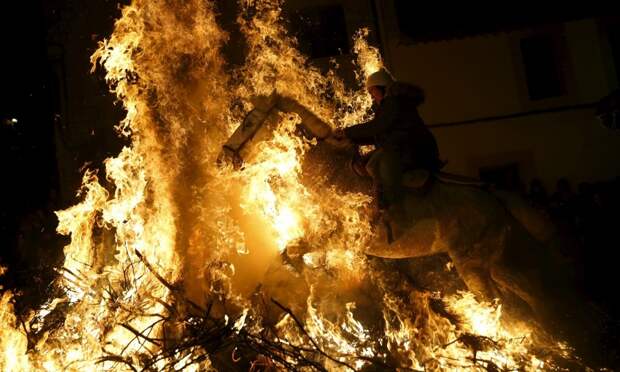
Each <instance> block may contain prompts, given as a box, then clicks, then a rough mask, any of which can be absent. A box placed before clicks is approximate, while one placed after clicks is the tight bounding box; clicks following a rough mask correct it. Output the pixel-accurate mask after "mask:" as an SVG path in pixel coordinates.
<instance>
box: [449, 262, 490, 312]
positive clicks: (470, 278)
mask: <svg viewBox="0 0 620 372" xmlns="http://www.w3.org/2000/svg"><path fill="white" fill-rule="evenodd" d="M450 258H451V259H452V262H453V263H454V267H455V268H456V271H457V272H458V273H459V276H460V277H461V279H462V280H463V282H465V284H466V285H467V288H468V289H469V290H470V291H471V292H473V293H474V295H476V296H477V297H479V299H481V300H485V301H492V300H494V299H496V298H501V293H500V291H499V289H498V287H497V286H496V285H495V283H494V282H493V280H492V278H491V276H490V275H489V270H488V269H487V268H486V267H485V266H484V265H483V264H482V262H477V261H476V260H474V259H472V258H471V257H468V258H459V257H453V256H452V255H451V256H450Z"/></svg>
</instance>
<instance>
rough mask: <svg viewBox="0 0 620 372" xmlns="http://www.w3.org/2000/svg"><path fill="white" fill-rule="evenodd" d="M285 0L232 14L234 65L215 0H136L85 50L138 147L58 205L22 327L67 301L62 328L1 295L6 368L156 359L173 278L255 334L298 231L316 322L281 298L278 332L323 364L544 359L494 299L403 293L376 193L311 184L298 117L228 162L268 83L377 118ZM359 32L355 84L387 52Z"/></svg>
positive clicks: (175, 332) (181, 356) (327, 114)
mask: <svg viewBox="0 0 620 372" xmlns="http://www.w3.org/2000/svg"><path fill="white" fill-rule="evenodd" d="M281 5H282V3H281V1H279V0H260V1H256V0H241V1H240V8H241V13H240V14H239V17H238V19H237V22H238V24H239V27H240V29H241V32H242V34H243V36H244V37H245V40H246V42H247V45H248V52H247V58H246V62H245V64H244V65H243V66H241V67H239V68H237V69H236V70H235V71H234V73H231V72H230V71H227V70H225V68H224V66H225V61H224V59H223V57H222V54H221V48H222V47H223V45H224V44H225V43H226V42H227V41H228V35H227V34H226V33H225V32H224V31H223V30H222V29H221V27H220V26H219V25H218V24H217V20H216V13H217V12H216V8H215V5H214V4H213V2H210V1H202V0H187V1H180V0H179V1H164V0H134V1H133V2H132V4H131V5H129V6H126V7H125V8H123V11H122V16H121V18H120V19H118V20H117V21H116V24H115V29H114V33H113V34H112V35H111V36H110V38H109V39H106V40H104V41H102V42H101V44H100V46H99V49H98V50H97V51H96V52H95V53H94V55H93V56H92V62H93V69H94V68H95V66H96V65H101V66H102V67H103V68H104V69H105V71H106V79H107V81H108V83H109V84H110V87H111V91H112V92H113V93H114V94H115V95H116V96H117V97H118V99H119V101H120V102H122V104H123V105H124V108H125V110H126V112H127V115H126V117H125V119H124V120H123V121H122V122H121V123H120V124H119V125H118V127H117V129H118V131H119V133H120V134H121V135H123V136H126V137H128V138H129V139H130V140H131V144H130V145H129V146H128V147H126V148H124V149H123V150H122V151H121V152H120V154H118V155H117V156H116V157H114V158H110V159H108V160H107V161H106V162H105V174H103V175H101V174H97V172H95V171H87V172H86V173H85V175H84V179H83V186H82V188H81V189H80V191H79V193H78V196H79V197H80V200H81V201H80V202H79V203H78V204H76V205H75V206H73V207H71V208H69V209H66V210H63V211H59V212H57V215H58V219H59V226H58V232H59V233H61V234H65V235H69V236H71V243H70V244H69V245H67V246H66V247H65V257H66V259H65V263H64V266H63V268H62V270H60V272H61V274H62V275H61V278H60V283H59V284H60V285H61V287H62V288H63V289H64V292H65V296H64V297H63V298H58V299H51V300H50V301H49V302H48V303H47V304H46V305H45V306H44V307H43V308H42V309H40V310H39V311H38V312H36V313H34V314H33V315H32V318H31V320H29V322H27V324H29V327H30V329H29V330H28V331H29V332H36V331H37V330H38V329H39V328H38V327H41V325H42V324H44V323H45V321H46V318H48V317H49V316H50V314H52V313H53V312H54V311H55V310H57V309H58V308H59V306H61V305H62V306H64V308H65V310H64V311H65V312H66V313H65V316H64V322H63V323H62V326H60V327H58V328H55V329H51V330H49V331H46V332H45V334H44V335H42V336H41V337H40V338H39V340H38V341H37V342H36V344H35V345H30V347H29V343H28V338H27V336H26V331H25V330H24V329H23V328H22V327H20V325H19V324H18V322H17V319H16V316H15V314H14V313H13V309H12V306H11V298H12V297H11V295H10V294H9V293H4V294H3V295H2V298H1V300H0V325H1V326H2V327H1V328H0V355H1V357H0V368H1V369H3V370H13V371H18V370H24V371H26V370H34V369H41V370H58V369H63V370H92V369H95V368H102V369H127V365H128V364H130V365H135V366H140V367H146V366H145V365H144V360H145V357H146V356H148V355H156V354H157V352H158V350H161V349H162V348H163V347H165V346H166V344H167V343H172V344H173V343H174V342H179V343H181V342H183V340H185V338H184V337H185V336H184V333H183V332H184V329H185V328H186V327H188V326H189V325H188V323H182V322H180V321H179V322H177V323H175V321H174V320H175V319H185V318H183V317H184V316H188V317H189V318H187V319H190V320H191V319H193V318H191V310H189V309H186V308H183V307H181V306H180V305H178V302H177V301H176V300H175V299H176V298H178V297H175V296H178V294H179V293H182V294H183V295H184V296H186V297H187V298H189V299H191V300H192V301H193V302H192V303H196V304H197V305H196V306H205V305H206V303H205V299H208V300H207V301H221V302H226V303H229V304H231V305H230V306H231V307H230V308H229V310H230V313H227V311H226V309H224V308H218V309H216V310H214V311H215V312H216V314H217V315H218V316H220V318H221V319H222V324H228V323H229V322H230V323H231V324H233V325H232V326H231V327H232V330H233V331H234V332H233V334H237V335H242V334H244V333H243V332H246V331H247V332H248V334H253V333H252V332H256V334H258V333H259V332H260V331H261V330H264V327H265V326H264V325H263V323H261V321H262V320H264V317H263V316H257V315H256V314H257V313H258V310H257V306H256V304H255V303H253V302H252V300H251V295H252V294H253V293H254V291H255V289H256V287H257V286H258V284H259V283H262V282H264V281H267V280H268V279H269V278H268V277H265V274H266V273H268V272H271V271H269V270H270V269H269V268H270V267H273V265H274V262H277V257H278V256H279V255H280V254H282V253H285V252H286V251H287V248H290V247H292V246H293V245H295V244H297V245H299V246H300V247H303V250H302V251H301V253H300V262H302V266H303V268H302V269H300V270H301V271H302V272H301V273H297V274H295V276H294V277H295V278H297V279H296V280H297V281H298V282H300V284H299V288H300V289H299V291H298V292H295V293H307V297H305V298H303V299H301V298H299V299H297V300H300V301H299V302H300V303H301V306H302V310H303V312H302V313H299V314H295V315H297V316H298V317H299V319H297V320H299V321H300V322H301V323H302V325H303V328H304V329H305V331H306V332H307V334H304V332H302V331H301V330H300V328H299V327H298V326H297V323H296V322H295V319H294V318H293V315H292V314H290V313H286V314H281V315H280V316H279V318H278V319H277V322H276V325H275V327H274V329H276V330H277V331H278V332H279V333H278V336H277V337H273V338H272V339H273V340H276V341H279V342H283V343H285V344H286V345H301V346H303V345H311V344H314V343H316V346H318V347H320V348H321V350H323V351H324V352H325V354H326V355H328V356H329V357H323V359H322V360H321V361H320V363H321V364H322V365H323V366H325V367H326V368H328V369H343V370H346V369H347V368H354V369H358V368H362V367H363V366H365V365H367V364H368V363H370V362H371V361H373V360H375V361H376V360H383V361H386V360H388V359H390V360H396V361H398V365H400V366H405V367H408V368H414V369H455V368H458V369H475V370H480V369H483V366H485V365H488V363H489V362H492V363H494V364H496V365H498V366H502V367H504V368H509V369H510V368H517V367H520V368H521V367H522V368H525V369H528V370H536V369H541V368H543V366H544V367H545V368H546V367H547V366H546V365H544V364H543V362H542V361H539V360H538V359H536V358H535V357H534V356H533V354H532V353H531V352H530V349H529V347H530V344H529V343H528V342H513V340H516V339H520V340H523V339H527V337H528V335H529V333H530V331H529V330H507V329H505V328H503V327H502V325H501V324H500V315H501V305H499V304H486V303H479V302H477V301H476V300H475V299H474V297H473V295H471V294H469V293H462V294H459V295H455V296H454V297H450V298H447V299H445V300H446V302H447V303H448V308H449V310H450V311H452V312H454V313H455V314H456V315H457V316H458V317H459V318H460V319H461V321H462V323H463V326H462V327H458V328H457V326H456V325H454V324H452V323H451V322H449V321H448V320H446V319H445V318H444V317H441V316H439V315H437V314H436V312H434V311H433V310H432V309H430V307H429V306H430V305H429V303H431V302H432V300H433V296H435V295H434V294H429V293H423V292H419V291H416V290H412V289H411V288H404V289H406V290H407V292H405V293H408V294H407V295H406V296H405V297H403V296H402V295H397V292H398V291H396V290H395V289H394V288H397V287H398V286H399V285H404V284H402V283H398V284H395V282H394V281H392V282H390V280H391V279H389V278H388V277H389V276H390V275H393V274H394V273H393V272H391V271H390V270H383V269H381V268H380V267H378V266H376V265H375V264H374V263H371V262H369V260H368V259H367V257H366V256H364V255H363V254H362V253H361V252H362V251H363V249H364V247H365V245H366V244H368V242H369V241H370V239H372V230H371V226H370V222H369V220H368V217H367V216H366V214H365V213H364V208H365V206H367V205H368V203H370V197H369V196H368V195H365V194H362V193H355V192H342V191H338V190H336V189H335V188H333V187H322V188H321V187H312V186H313V185H308V184H304V181H303V176H304V175H303V168H302V164H303V161H304V159H305V156H306V154H307V152H308V151H309V150H310V149H311V148H312V147H313V146H315V145H316V140H311V139H306V138H303V137H302V136H299V135H297V134H296V133H295V132H296V125H297V124H299V123H300V118H299V117H298V116H297V115H289V114H284V113H278V114H274V115H271V116H270V118H269V120H271V121H272V122H271V123H270V124H269V125H267V127H268V128H270V130H271V132H269V133H268V134H267V135H266V137H265V138H264V140H263V141H260V142H259V143H257V144H256V146H255V147H254V148H253V149H252V150H251V151H250V153H249V154H248V156H247V157H246V158H245V159H244V160H245V164H244V166H243V168H242V169H240V170H238V171H236V170H233V169H232V168H231V167H218V165H217V161H216V160H217V156H218V153H219V150H220V148H221V146H222V144H223V143H224V142H225V141H226V139H227V138H228V136H230V135H231V133H232V132H233V131H234V129H235V128H236V127H237V126H238V125H239V122H240V121H241V119H242V117H243V115H244V114H245V113H246V112H247V111H248V110H249V109H250V108H251V104H250V102H251V100H252V98H253V97H255V96H259V95H269V94H271V93H272V92H273V91H274V90H275V91H277V92H278V93H279V94H281V95H283V96H286V97H290V98H293V99H295V100H297V101H298V102H299V103H301V104H303V105H304V106H305V107H307V108H308V109H309V110H311V111H312V112H313V113H314V114H315V115H317V116H318V117H319V118H320V119H322V120H323V121H325V122H327V123H329V124H330V125H332V126H333V127H334V128H335V127H346V126H349V125H352V124H355V123H358V122H361V121H363V120H364V119H367V118H368V117H369V115H370V112H369V109H370V107H371V100H370V97H369V96H368V95H367V94H366V92H365V90H364V89H363V88H360V89H356V90H349V89H347V88H346V87H345V85H344V83H343V82H342V81H341V80H340V79H339V78H338V77H337V75H336V74H335V72H333V71H330V72H328V73H326V74H324V73H321V72H320V71H319V70H318V69H316V68H313V67H311V66H310V65H309V64H308V62H307V60H306V57H305V56H303V55H302V54H301V53H300V52H298V50H297V49H296V47H295V41H294V40H293V39H292V38H291V37H289V36H288V35H287V33H286V30H285V28H284V26H283V23H282V20H281V15H280V11H281ZM367 35H368V31H367V30H361V31H360V32H358V33H357V34H356V36H355V40H354V48H353V51H354V53H355V55H356V56H357V67H358V79H359V82H360V86H361V87H363V84H362V82H363V81H364V79H365V77H366V76H367V75H368V74H370V73H372V72H374V71H376V70H377V69H379V68H380V67H381V66H382V61H381V56H380V55H379V52H378V50H377V49H375V48H373V47H371V46H369V45H368V44H367V43H366V41H365V38H366V37H367ZM328 91H329V93H330V94H326V92H328ZM239 103H240V104H239ZM102 177H105V179H106V180H107V183H108V184H110V185H111V187H104V186H103V185H102V183H101V182H100V179H101V178H102ZM286 270H288V269H286ZM286 270H284V271H286ZM157 275H159V278H158V277H157ZM395 280H396V282H397V281H398V279H395ZM291 285H292V284H291ZM303 288H307V291H306V292H304V289H303ZM399 293H400V292H399ZM353 294H355V295H353ZM356 296H357V297H356ZM360 298H362V299H363V300H360ZM170 304H173V305H170ZM218 312H219V313H218ZM187 314H189V315H187ZM364 314H374V317H372V319H374V320H369V319H368V317H365V316H364ZM265 317H266V316H265ZM229 319H235V320H234V322H233V321H232V320H229ZM373 322H374V323H373ZM370 323H373V324H370ZM173 325H174V326H173ZM468 334H471V335H478V336H481V337H486V338H485V339H494V340H495V339H499V340H501V341H499V343H498V344H493V345H492V346H490V347H488V348H485V350H481V351H480V352H479V353H478V354H477V356H476V358H478V360H479V361H478V362H476V361H475V360H474V357H473V356H472V351H471V348H470V347H468V346H467V342H464V341H463V340H466V336H467V335H468ZM472 337H473V336H472ZM311 341H312V343H311ZM199 352H200V348H199V347H197V346H196V347H192V348H189V349H187V350H180V349H179V351H178V352H175V353H173V354H171V355H168V356H167V357H166V358H162V359H160V360H159V361H158V362H157V363H155V364H154V365H152V366H151V367H153V368H166V366H170V365H168V364H166V360H169V359H171V360H173V361H174V363H173V364H172V366H174V367H175V368H181V366H184V365H185V364H190V367H188V368H195V369H196V370H201V369H206V368H208V367H209V366H210V365H211V362H210V361H209V359H208V358H206V359H204V358H203V359H201V361H200V362H195V363H193V362H192V360H194V359H192V358H193V357H194V356H195V355H196V353H199ZM390 354H391V355H392V356H391V357H389V358H388V355H390ZM482 360H484V361H486V362H480V361H482ZM192 363H193V364H192ZM485 363H487V364H485Z"/></svg>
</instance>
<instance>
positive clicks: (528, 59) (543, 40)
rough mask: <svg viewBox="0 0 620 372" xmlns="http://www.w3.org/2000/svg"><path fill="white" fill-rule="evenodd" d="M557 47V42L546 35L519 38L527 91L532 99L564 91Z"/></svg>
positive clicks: (559, 94)
mask: <svg viewBox="0 0 620 372" xmlns="http://www.w3.org/2000/svg"><path fill="white" fill-rule="evenodd" d="M557 49H558V48H557V44H556V43H555V42H554V40H553V39H552V38H551V37H550V36H547V35H538V36H531V37H528V38H525V39H522V40H521V56H522V58H523V66H524V68H525V79H526V82H527V91H528V95H529V97H530V99H531V100H532V101H535V100H540V99H545V98H551V97H558V96H562V95H564V94H565V93H566V91H565V87H564V82H563V76H562V73H561V70H560V68H559V65H560V64H559V58H558V51H557Z"/></svg>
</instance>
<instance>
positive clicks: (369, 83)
mask: <svg viewBox="0 0 620 372" xmlns="http://www.w3.org/2000/svg"><path fill="white" fill-rule="evenodd" d="M394 81H395V80H394V77H393V76H392V74H390V72H389V71H388V70H386V69H385V68H384V67H382V68H381V69H380V70H379V71H376V72H373V73H372V74H370V75H369V76H368V79H366V88H370V87H374V86H377V85H378V86H381V87H389V86H390V85H392V83H394Z"/></svg>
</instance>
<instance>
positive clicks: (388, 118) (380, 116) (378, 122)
mask: <svg viewBox="0 0 620 372" xmlns="http://www.w3.org/2000/svg"><path fill="white" fill-rule="evenodd" d="M397 104H398V103H397V101H396V100H395V99H391V98H386V99H385V101H384V102H383V104H382V105H381V110H380V112H378V113H377V115H376V116H375V118H374V119H372V120H371V121H369V122H367V123H364V124H358V125H354V126H352V127H348V128H345V130H344V134H345V135H346V136H347V138H349V139H350V140H351V141H353V142H355V143H358V144H359V143H360V142H368V141H369V140H370V139H372V138H374V137H375V136H377V135H380V134H383V133H385V132H386V131H388V130H390V128H391V127H392V125H393V123H394V119H395V117H396V111H397Z"/></svg>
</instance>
